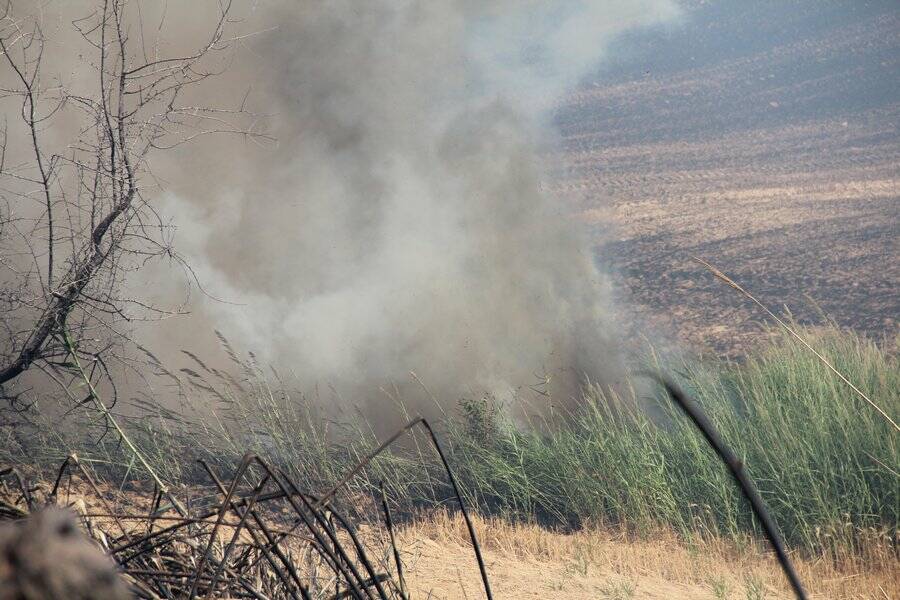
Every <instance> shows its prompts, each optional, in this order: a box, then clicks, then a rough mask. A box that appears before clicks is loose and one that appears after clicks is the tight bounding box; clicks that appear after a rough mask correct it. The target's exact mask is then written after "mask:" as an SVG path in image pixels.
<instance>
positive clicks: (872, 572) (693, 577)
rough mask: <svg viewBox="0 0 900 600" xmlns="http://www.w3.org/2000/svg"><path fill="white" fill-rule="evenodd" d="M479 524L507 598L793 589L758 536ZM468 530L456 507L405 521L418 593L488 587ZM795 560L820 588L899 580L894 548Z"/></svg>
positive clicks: (768, 593)
mask: <svg viewBox="0 0 900 600" xmlns="http://www.w3.org/2000/svg"><path fill="white" fill-rule="evenodd" d="M475 527H476V531H477V533H478V539H479V541H480V542H481V545H482V547H483V549H484V550H485V557H486V560H487V561H488V569H489V573H490V575H491V580H492V583H493V585H494V587H495V588H496V589H495V592H496V594H497V596H498V597H500V598H547V599H552V598H560V599H562V598H573V599H580V598H584V599H588V598H591V599H594V598H600V599H610V600H620V599H621V600H626V599H632V598H634V599H637V598H672V599H687V598H691V599H694V598H698V599H704V598H708V599H710V600H717V599H725V598H730V599H735V600H736V599H741V600H743V599H745V598H746V599H755V598H770V599H776V598H791V597H792V596H791V594H790V591H789V588H788V585H787V581H786V580H785V579H784V577H783V575H782V573H781V570H780V569H779V567H778V564H777V562H776V561H775V560H774V558H773V557H772V556H771V555H770V554H769V553H766V552H763V551H762V549H761V548H760V547H758V546H756V545H753V544H750V543H748V544H746V545H745V546H743V547H739V546H737V545H735V544H731V543H727V542H724V541H722V540H721V539H720V540H707V541H700V542H697V543H695V544H693V545H689V544H686V543H685V542H684V541H680V540H679V537H678V536H676V535H675V534H674V533H672V532H669V531H664V530H660V531H657V532H655V533H653V534H650V535H647V536H643V537H641V538H639V539H635V538H634V537H631V536H628V535H626V534H624V533H617V532H614V531H610V530H608V529H597V528H587V529H584V530H582V531H578V532H575V533H566V534H563V533H556V532H553V531H549V530H547V529H544V528H541V527H539V526H536V525H525V524H512V523H509V522H508V521H504V520H502V519H494V518H481V517H478V518H476V519H475ZM467 539H468V538H467V534H466V530H465V525H464V523H463V522H462V520H461V519H459V518H457V517H455V516H452V515H450V514H448V513H440V512H439V513H436V514H432V515H430V516H428V517H424V518H422V519H421V520H419V521H417V522H416V523H414V524H412V525H408V526H406V527H404V528H403V529H402V531H401V532H400V540H401V547H402V548H403V549H404V551H405V557H406V558H405V559H404V560H406V561H408V562H409V575H408V578H409V583H410V584H411V585H410V587H411V589H412V590H414V592H415V596H416V597H420V598H426V597H431V598H435V599H437V598H446V599H448V600H449V599H457V598H458V599H463V598H477V597H479V589H478V587H477V585H478V577H477V570H476V565H475V563H474V560H473V559H472V556H471V550H470V549H469V547H468V543H467ZM795 560H796V566H797V568H798V570H799V572H800V575H801V577H802V579H803V580H804V582H805V583H806V585H807V586H808V590H809V592H810V595H811V597H812V598H829V599H835V600H838V599H848V600H849V599H862V598H866V599H880V600H885V599H890V598H892V597H893V596H891V595H890V594H891V593H892V590H898V589H900V565H898V564H897V563H896V561H895V560H894V559H893V558H891V556H890V555H888V554H885V555H884V556H883V561H882V562H875V563H873V564H869V565H868V566H865V567H864V566H862V565H860V564H858V563H856V564H849V563H842V564H841V566H839V567H838V566H835V564H834V563H833V562H831V561H825V560H816V561H809V560H803V559H800V558H796V559H795ZM429 594H430V596H429Z"/></svg>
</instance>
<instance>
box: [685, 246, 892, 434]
mask: <svg viewBox="0 0 900 600" xmlns="http://www.w3.org/2000/svg"><path fill="white" fill-rule="evenodd" d="M691 258H693V259H694V260H695V261H697V262H698V263H700V264H701V265H703V266H704V267H706V268H707V269H708V270H709V271H710V272H711V273H712V274H713V275H715V276H716V277H717V278H718V279H721V280H722V281H724V282H725V283H727V284H728V285H729V286H730V287H732V288H734V289H735V290H737V291H738V292H740V293H741V294H743V295H744V296H746V297H747V298H749V299H750V300H751V301H752V302H753V303H754V304H756V305H757V306H758V307H759V308H761V309H762V310H763V311H764V312H765V313H766V314H767V315H769V316H770V317H772V319H774V320H775V322H776V323H778V325H779V326H781V327H782V328H783V329H784V330H785V331H787V332H788V333H789V334H790V335H791V336H792V337H794V338H795V339H796V340H797V341H798V342H800V343H801V344H803V346H804V347H806V349H808V350H809V351H810V352H812V353H813V354H814V355H815V356H816V358H818V359H819V360H820V361H821V362H822V364H823V365H825V366H826V367H828V369H829V370H830V371H831V372H832V373H834V374H835V375H837V376H838V378H839V379H840V380H841V381H843V382H844V383H845V384H847V386H849V387H850V389H851V390H853V391H854V392H856V395H857V396H859V397H860V398H862V399H863V400H865V401H866V402H867V403H868V404H869V406H871V407H872V408H874V409H875V410H876V411H878V413H879V414H880V415H881V416H882V417H884V418H885V420H887V422H888V423H890V424H891V426H892V427H893V428H894V429H895V430H896V431H900V426H898V425H897V423H896V422H894V420H893V419H892V418H891V417H890V416H889V415H888V414H887V413H886V412H885V411H884V409H882V408H881V407H880V406H878V405H877V404H875V402H873V401H872V399H871V398H869V397H868V396H867V395H866V394H864V393H863V392H862V390H860V389H859V388H858V387H856V386H855V385H854V384H853V382H852V381H850V380H849V379H847V377H846V376H845V375H844V374H843V373H841V372H840V371H838V370H837V368H836V367H835V366H834V365H833V364H831V361H829V360H828V359H827V358H825V357H824V356H822V354H821V353H820V352H819V351H818V350H816V349H815V348H813V347H812V345H810V343H809V342H807V341H806V340H805V339H803V336H801V335H800V334H799V333H797V331H796V330H795V329H794V328H793V327H791V326H790V325H788V324H787V323H785V322H784V320H783V319H781V318H780V317H779V316H778V315H776V314H775V313H774V312H772V311H771V310H769V308H768V307H767V306H766V305H765V304H763V303H762V302H760V301H759V300H757V299H756V297H755V296H754V295H753V294H751V293H750V292H748V291H747V290H746V289H744V288H743V287H741V285H740V284H738V283H737V282H735V281H734V280H733V279H732V278H731V277H729V276H728V275H726V274H725V273H723V272H722V271H720V270H719V269H717V268H716V267H714V266H712V265H711V264H709V263H708V262H706V261H705V260H703V259H702V258H698V257H696V256H692V257H691Z"/></svg>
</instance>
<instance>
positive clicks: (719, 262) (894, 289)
mask: <svg viewBox="0 0 900 600" xmlns="http://www.w3.org/2000/svg"><path fill="white" fill-rule="evenodd" d="M694 4H696V6H694V8H693V9H691V10H689V12H688V15H687V17H688V19H687V23H688V24H687V25H686V26H685V28H684V29H681V30H678V31H676V32H674V33H670V34H666V35H663V34H660V35H656V36H655V37H650V38H649V39H648V40H647V41H646V42H645V44H644V46H641V45H639V44H638V43H637V42H635V44H634V48H633V49H632V51H631V55H632V56H633V58H632V59H631V60H632V62H631V63H629V64H628V65H626V66H624V67H622V68H621V69H619V70H615V69H613V70H612V71H610V72H608V73H602V74H599V75H598V76H597V78H596V81H593V82H591V81H588V82H586V83H585V84H584V85H583V86H582V88H581V89H580V90H579V91H578V92H577V93H575V94H573V95H571V96H570V97H569V98H567V99H566V100H565V101H563V102H562V103H561V104H560V106H559V107H558V108H557V119H556V125H557V126H558V129H559V131H560V146H561V150H560V151H559V152H558V153H557V154H554V155H552V156H549V157H548V162H549V163H551V164H554V165H556V166H555V167H552V168H551V170H553V176H552V182H551V183H550V184H549V187H550V189H551V191H552V192H553V193H555V194H557V195H558V196H559V197H560V198H562V199H563V201H565V202H566V203H568V205H569V206H571V207H573V210H574V212H575V214H576V218H578V219H580V220H581V221H582V222H584V223H586V224H587V225H588V228H589V230H590V233H591V235H592V236H593V239H594V243H595V248H596V253H597V260H598V261H599V262H600V263H601V264H602V265H603V266H604V267H605V268H607V269H608V270H609V271H611V272H612V273H613V276H614V278H615V279H616V280H617V283H618V284H619V285H618V288H619V289H620V290H622V300H623V302H622V304H623V305H625V306H629V307H632V308H633V310H634V312H635V313H636V314H637V317H638V320H639V321H641V322H643V323H645V324H646V327H647V328H648V329H650V330H651V332H660V333H662V334H664V335H666V336H668V337H669V338H670V339H672V340H673V341H677V342H679V344H680V345H681V346H682V347H690V348H693V349H695V350H700V351H704V352H712V353H715V354H718V355H722V356H728V357H738V356H741V355H743V354H745V353H746V352H747V350H748V349H749V348H750V347H751V346H752V345H753V344H754V343H755V342H756V341H757V340H758V339H759V334H760V327H759V322H760V321H761V320H762V317H761V315H760V313H759V312H758V310H756V309H754V308H753V307H752V306H751V305H750V304H748V302H747V301H746V300H745V299H743V298H741V297H740V296H738V295H736V294H735V293H734V292H733V291H732V290H729V289H728V288H727V287H726V286H724V285H723V284H722V283H721V282H720V281H717V280H716V279H714V278H713V277H712V276H711V275H710V274H709V273H708V272H706V271H705V270H704V269H703V267H701V266H700V265H699V264H698V263H696V262H694V261H693V260H692V259H691V256H692V255H695V256H699V257H701V258H703V259H705V260H707V261H708V262H710V263H712V264H713V265H716V266H717V267H719V268H720V269H721V270H722V271H724V272H726V273H727V274H729V275H731V276H732V277H733V278H734V279H735V280H736V281H738V282H739V283H741V284H742V285H744V286H745V287H746V288H748V289H749V290H750V291H751V292H753V293H754V294H755V295H757V296H758V297H759V298H760V299H761V300H762V301H763V302H764V303H766V304H767V305H769V306H770V307H771V308H773V309H775V310H776V311H781V312H784V311H785V306H786V307H787V309H789V310H790V311H791V313H792V314H793V315H794V316H795V317H796V318H797V319H799V320H800V321H801V322H808V323H817V324H822V323H823V321H824V320H825V319H826V318H828V319H833V320H834V321H835V322H836V323H837V324H838V325H840V326H843V327H848V328H852V329H854V330H857V331H859V332H862V333H864V334H866V335H868V336H870V337H872V338H873V339H875V340H880V339H883V338H884V337H885V336H887V338H888V339H893V337H894V336H896V335H897V334H898V332H900V329H898V326H900V320H898V319H900V293H898V290H900V133H898V128H897V123H898V118H900V104H898V102H897V98H898V95H897V86H896V82H897V81H898V79H897V77H898V73H900V61H898V58H897V57H898V56H900V54H898V50H900V42H898V40H900V36H898V35H897V32H898V31H900V12H897V11H896V10H894V11H888V12H883V11H881V12H879V11H876V10H875V9H874V8H873V9H872V10H873V12H871V13H854V15H852V19H851V17H847V18H837V17H833V18H828V17H827V15H825V16H822V15H821V14H820V11H821V10H822V8H823V7H821V5H819V4H816V3H810V2H800V3H796V4H791V7H793V8H790V9H789V8H787V5H776V4H772V5H766V6H768V8H765V7H762V6H760V5H755V4H754V5H751V4H746V8H744V7H743V6H742V5H741V4H740V3H736V4H727V6H730V7H731V8H727V9H726V8H722V7H723V6H726V4H722V3H718V4H717V3H702V2H697V3H694ZM751 6H752V8H751ZM779 6H780V8H779ZM773 7H774V8H773ZM804 7H805V8H804ZM770 9H771V10H773V11H775V12H776V13H777V14H768V13H767V12H766V11H768V10H770ZM794 9H796V12H791V11H792V10H794ZM885 10H886V9H885ZM782 13H783V14H782ZM845 17H846V15H845ZM757 21H758V22H757ZM752 28H757V29H758V30H759V32H761V34H760V35H762V33H765V34H766V35H765V36H763V37H761V38H758V39H757V38H754V39H756V41H757V45H755V46H753V47H747V48H743V47H740V42H739V41H735V42H734V43H732V40H737V39H738V38H739V37H740V36H742V35H743V34H744V32H745V31H748V30H749V29H752ZM767 28H768V29H767ZM769 29H771V31H769ZM716 36H719V37H716ZM735 48H737V49H735ZM642 49H643V50H642ZM668 56H671V57H673V58H671V59H669V58H667V57H668ZM890 81H893V82H894V83H893V84H889V83H887V82H890Z"/></svg>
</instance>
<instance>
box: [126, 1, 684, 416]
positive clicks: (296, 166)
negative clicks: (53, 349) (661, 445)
mask: <svg viewBox="0 0 900 600" xmlns="http://www.w3.org/2000/svg"><path fill="white" fill-rule="evenodd" d="M244 8H246V9H247V12H248V14H250V15H251V16H250V18H249V19H248V21H247V22H246V23H245V25H247V26H250V25H252V26H254V27H257V28H258V29H260V30H267V31H265V32H263V33H261V34H260V35H258V36H256V37H255V38H253V40H252V42H250V43H249V44H248V48H247V49H246V51H245V52H243V53H242V54H241V56H242V58H241V59H240V61H239V62H238V63H236V65H235V66H234V68H233V70H232V72H231V73H230V74H229V75H228V77H230V79H228V80H227V81H229V82H230V83H228V84H227V85H226V84H222V85H220V88H219V93H223V92H225V93H227V92H228V91H229V90H231V91H232V93H235V94H239V93H240V92H239V91H235V90H236V89H237V88H236V87H231V88H229V86H238V85H247V84H248V83H250V84H252V86H253V93H252V94H251V95H250V97H249V101H250V102H251V103H254V108H256V107H258V106H259V105H262V107H263V109H264V110H265V111H267V112H272V113H273V114H274V116H273V117H272V120H271V126H272V130H273V131H274V133H276V134H277V135H278V137H279V139H280V143H279V146H278V148H277V149H258V148H255V147H252V146H250V145H248V144H241V143H239V142H237V141H236V140H228V139H227V138H221V137H220V138H216V139H215V141H213V142H207V143H200V144H199V145H195V146H192V147H191V149H190V152H185V153H182V154H178V155H169V156H170V158H173V159H174V160H170V161H166V162H163V163H158V164H161V165H162V169H163V172H165V173H166V175H167V177H168V178H169V180H170V183H169V185H168V193H167V195H166V196H165V197H164V200H165V201H164V204H163V208H162V211H163V212H164V213H165V214H167V215H169V216H170V217H171V218H172V219H173V222H174V223H175V224H176V225H177V226H178V228H179V229H178V234H177V236H176V245H177V247H178V248H179V250H180V251H181V252H182V253H183V254H185V255H186V256H187V258H188V259H189V261H190V262H191V264H192V265H193V266H194V268H195V269H196V271H197V272H198V274H199V275H200V278H201V280H202V281H203V283H204V285H205V286H206V288H207V289H208V290H210V292H211V293H212V294H213V295H215V296H218V297H224V298H227V299H229V300H231V301H233V302H238V303H240V304H241V306H234V305H230V304H223V303H218V302H215V301H211V300H209V299H208V298H205V297H203V296H198V295H196V294H195V295H194V303H193V306H192V308H193V310H194V312H195V314H194V316H192V317H188V318H185V319H178V320H173V321H170V322H169V325H163V326H160V328H158V329H156V330H155V331H154V332H149V333H148V334H147V336H149V339H148V340H147V343H148V345H149V346H150V347H151V348H155V349H156V350H157V351H159V348H160V347H161V346H163V347H171V348H177V347H186V348H189V349H191V348H192V347H193V348H194V349H196V346H197V344H199V343H201V342H200V341H199V340H200V339H201V338H202V337H203V336H206V335H207V333H206V332H207V331H208V330H210V329H211V328H212V327H216V328H219V329H221V330H223V331H224V332H225V334H226V335H227V336H229V337H230V338H233V339H234V340H235V341H236V342H237V344H238V345H240V346H241V347H244V348H249V349H252V350H254V351H255V352H257V353H258V354H259V355H260V357H261V359H262V360H264V361H267V362H272V363H273V364H276V365H279V366H282V367H284V366H287V367H290V368H292V369H293V370H294V371H295V372H296V373H297V374H298V375H300V376H301V378H303V379H304V380H306V381H308V382H309V383H310V384H313V383H317V382H318V383H330V384H334V385H336V386H339V387H340V386H344V387H346V388H349V389H350V390H351V393H353V391H354V390H357V391H358V390H362V389H365V388H364V387H357V386H368V385H370V384H372V383H375V384H378V385H380V384H383V383H385V382H388V381H404V380H408V373H409V371H415V372H416V373H417V374H418V375H419V376H420V377H421V378H422V379H423V380H424V381H425V382H426V383H427V384H428V385H429V386H431V387H432V389H433V390H436V391H437V392H438V393H439V394H440V395H442V396H451V397H452V396H454V395H458V394H459V393H461V392H462V391H464V390H466V389H486V390H489V391H494V392H497V393H506V392H509V391H510V390H514V389H517V388H520V387H521V386H525V385H528V384H531V383H534V382H535V381H536V380H537V379H541V378H545V377H551V381H553V382H554V383H558V384H559V387H558V388H556V390H557V391H558V393H563V394H567V393H572V390H574V389H575V387H576V386H577V384H578V382H579V381H580V378H581V377H583V376H585V375H588V376H590V377H592V378H594V379H595V380H596V379H599V380H600V381H609V380H610V378H613V377H615V372H616V367H617V363H618V360H619V356H618V346H619V340H618V337H617V336H618V334H619V333H620V331H619V330H618V329H617V326H616V323H615V317H614V314H613V312H612V303H611V299H610V290H609V286H608V284H607V282H606V280H605V278H604V277H603V275H602V274H601V273H599V272H598V271H597V269H596V267H595V265H594V261H593V258H592V251H591V248H590V247H589V245H588V244H587V243H586V242H585V240H583V239H582V235H581V233H580V231H579V229H578V227H577V225H576V224H575V223H574V222H572V220H571V219H570V217H569V216H568V215H567V211H566V209H565V207H564V206H562V205H561V204H560V203H559V202H558V201H557V200H556V199H554V198H552V197H548V196H547V195H546V194H545V193H544V192H543V191H542V189H541V180H542V178H543V177H544V171H543V168H542V160H543V158H542V153H541V152H540V149H541V148H542V146H544V145H545V144H548V143H552V139H553V135H552V130H551V129H550V128H549V127H548V125H547V124H548V121H549V117H550V113H549V111H548V108H549V107H551V106H552V104H553V102H554V100H556V99H558V98H560V96H561V95H562V94H565V93H566V91H567V90H569V89H570V88H571V87H572V86H573V85H575V84H576V83H577V82H578V81H579V79H580V78H581V77H582V76H583V75H584V74H586V73H587V72H589V71H590V70H591V69H594V68H595V67H596V66H597V64H598V62H599V61H601V60H602V59H603V57H604V55H605V53H606V52H608V51H609V49H610V47H611V44H613V43H614V41H615V38H616V35H617V34H620V33H621V32H623V31H626V30H628V29H631V28H634V27H640V26H648V25H653V24H658V23H661V22H664V21H666V20H670V19H672V18H674V17H675V16H676V14H677V8H676V6H675V5H674V4H673V2H671V1H670V0H618V1H617V0H606V1H588V0H560V1H549V0H481V1H476V0H366V1H360V0H330V1H322V2H294V1H291V2H280V3H272V2H264V3H260V4H259V5H256V6H254V7H244ZM251 9H252V10H251ZM170 18H171V17H170ZM181 27H186V28H188V29H189V27H188V26H186V25H184V23H182V24H181ZM270 27H274V29H271V30H268V29H269V28H270ZM163 160H166V159H165V158H164V159H163ZM155 276H156V277H157V278H158V279H157V280H153V282H152V284H148V283H147V282H144V283H143V284H141V285H140V287H141V288H142V289H143V291H144V292H146V291H147V290H148V289H149V288H150V287H152V288H153V289H155V290H157V293H158V294H159V295H160V297H163V298H164V297H170V296H171V294H173V293H176V292H177V290H174V289H173V287H174V286H173V285H172V284H171V283H169V281H170V280H169V279H166V276H165V275H163V274H162V272H157V274H156V275H155ZM198 332H201V333H200V335H199V337H198ZM209 337H211V336H209ZM163 354H164V352H163ZM360 400H362V399H360Z"/></svg>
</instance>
